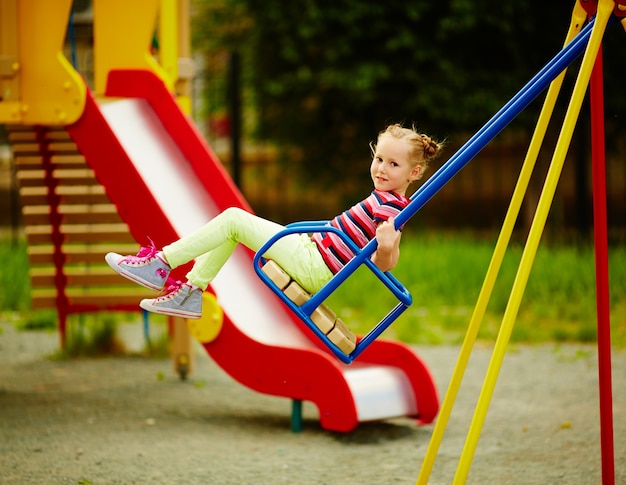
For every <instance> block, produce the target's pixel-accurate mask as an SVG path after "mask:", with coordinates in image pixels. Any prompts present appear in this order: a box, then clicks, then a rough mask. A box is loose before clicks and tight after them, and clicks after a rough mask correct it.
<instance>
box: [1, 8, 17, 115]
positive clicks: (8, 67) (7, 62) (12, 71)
mask: <svg viewBox="0 0 626 485" xmlns="http://www.w3.org/2000/svg"><path fill="white" fill-rule="evenodd" d="M17 26H18V24H17V0H0V122H2V121H8V120H9V119H10V118H11V116H10V113H11V112H13V111H15V112H16V113H17V111H19V105H18V103H17V101H19V98H20V89H19V87H20V85H19V82H18V76H17V72H18V69H19V61H18V58H19V52H18V45H17Z"/></svg>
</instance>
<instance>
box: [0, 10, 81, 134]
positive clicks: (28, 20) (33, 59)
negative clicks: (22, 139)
mask: <svg viewBox="0 0 626 485" xmlns="http://www.w3.org/2000/svg"><path fill="white" fill-rule="evenodd" d="M1 6H2V14H3V18H2V23H1V24H0V25H2V31H3V32H2V34H1V36H2V50H3V51H4V49H5V47H4V46H5V45H6V49H7V51H8V52H7V54H6V57H5V55H4V52H3V53H2V59H0V65H1V66H3V67H1V69H2V71H3V77H4V72H5V71H6V74H7V75H8V78H9V81H10V83H9V86H11V88H10V89H11V92H10V93H8V94H9V95H8V97H6V99H7V101H5V102H2V103H0V121H2V122H8V123H25V124H44V125H63V124H68V123H71V122H73V121H75V120H77V119H78V117H79V116H80V115H81V114H82V112H83V109H84V106H85V100H86V93H87V88H86V86H85V83H84V82H83V80H82V78H81V77H80V76H79V75H78V73H77V72H76V71H75V70H74V69H73V68H72V66H71V64H70V63H69V62H68V60H67V59H66V58H65V57H64V55H63V42H64V38H65V31H66V29H67V21H68V18H69V14H70V9H71V6H72V1H71V0H57V1H55V2H50V1H47V0H20V1H19V2H17V18H16V17H15V4H13V3H11V2H6V1H3V2H2V4H1ZM5 12H6V13H7V14H8V17H7V18H6V19H5V18H4V13H5ZM7 23H11V25H6V24H7ZM5 28H6V29H7V30H6V32H5ZM15 39H17V45H15ZM16 47H17V52H16V50H15V48H16ZM16 54H17V55H16ZM16 82H17V83H18V84H19V87H18V89H16V87H15V86H16V84H15V83H16ZM6 86H7V85H6V84H5V83H4V82H3V83H2V87H3V90H4V89H6ZM2 94H3V99H4V95H6V94H7V93H6V92H5V93H2Z"/></svg>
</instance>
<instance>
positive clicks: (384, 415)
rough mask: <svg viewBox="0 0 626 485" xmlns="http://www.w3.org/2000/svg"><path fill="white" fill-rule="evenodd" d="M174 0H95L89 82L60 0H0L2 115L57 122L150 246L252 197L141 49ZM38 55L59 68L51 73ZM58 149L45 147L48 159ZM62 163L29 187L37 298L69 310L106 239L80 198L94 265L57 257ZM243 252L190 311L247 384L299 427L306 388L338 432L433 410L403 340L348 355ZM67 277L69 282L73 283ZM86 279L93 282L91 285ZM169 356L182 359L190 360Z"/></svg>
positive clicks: (425, 418)
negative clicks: (51, 242)
mask: <svg viewBox="0 0 626 485" xmlns="http://www.w3.org/2000/svg"><path fill="white" fill-rule="evenodd" d="M182 3H185V2H182ZM165 4H167V5H166V7H167V8H165V7H164V5H165ZM175 4H176V2H173V1H172V0H161V1H157V0H140V1H139V0H138V1H136V2H131V3H128V2H123V1H121V0H97V1H94V3H93V22H94V30H93V32H94V59H93V64H94V75H93V86H94V87H93V89H91V88H87V86H86V84H85V82H84V80H83V79H82V78H81V77H80V76H79V75H78V74H77V72H76V70H75V69H74V68H73V67H72V66H71V65H70V63H69V62H67V60H66V59H65V57H64V56H63V55H62V54H61V48H62V44H63V35H62V33H63V32H64V29H65V28H66V26H67V24H68V18H69V14H70V8H71V1H70V0H55V1H54V2H51V1H49V0H19V1H18V0H0V8H1V10H0V12H1V13H2V33H3V37H2V39H3V40H2V44H0V48H1V50H0V53H1V54H2V56H3V57H2V59H3V60H4V59H8V60H9V61H8V62H5V63H3V64H2V65H3V66H7V65H8V66H10V67H11V70H10V71H8V70H7V71H6V72H7V73H8V74H7V75H6V76H4V75H3V77H2V78H1V79H2V93H4V94H3V99H2V102H0V123H5V124H7V126H10V127H11V129H15V130H16V132H18V131H23V130H24V127H28V129H31V127H33V126H37V127H38V128H37V129H38V130H39V129H41V130H45V132H46V133H48V132H51V133H52V132H54V133H55V135H54V137H51V139H55V138H56V137H57V135H56V133H59V134H58V136H59V137H61V136H62V137H64V138H63V142H64V143H67V145H68V146H66V147H65V149H71V150H72V157H75V158H72V160H73V161H77V162H80V163H81V164H85V165H84V166H83V168H82V169H81V170H87V171H88V172H85V173H84V174H83V175H85V176H87V175H89V176H90V177H91V178H92V179H93V180H95V181H97V184H98V185H97V187H98V188H97V189H95V188H94V189H90V191H94V192H98V193H100V195H99V197H100V199H98V200H99V202H101V203H103V204H105V205H110V206H111V207H112V208H113V210H112V211H109V212H108V213H107V215H106V217H110V218H113V217H119V218H120V219H119V221H120V223H123V226H121V227H123V230H118V231H117V233H118V235H119V236H121V235H122V234H124V235H125V237H126V240H127V241H131V240H134V241H136V242H139V243H140V244H144V243H145V242H146V241H147V240H148V238H152V240H153V241H154V243H155V244H156V245H157V246H163V245H165V244H167V243H169V242H171V241H172V240H175V239H178V238H180V237H182V236H184V235H185V234H188V233H190V232H191V231H193V230H195V229H196V228H198V227H200V226H201V225H203V224H204V223H206V221H208V220H210V219H211V218H213V217H215V216H216V215H217V214H218V213H220V212H221V211H223V210H224V209H226V208H228V207H233V206H234V207H241V208H244V209H246V210H251V208H250V207H249V205H248V204H247V202H246V201H245V199H244V198H243V197H242V195H241V193H240V192H239V191H238V189H237V188H236V187H235V185H234V183H233V182H232V180H231V179H230V177H229V176H228V174H227V173H226V171H225V169H224V168H223V166H222V164H221V163H220V162H219V160H218V159H217V157H216V156H215V154H214V153H213V151H212V150H211V148H210V147H209V146H208V145H207V143H206V141H205V140H204V138H203V137H202V136H201V134H200V133H199V131H198V129H197V128H196V126H195V125H194V124H193V122H192V121H191V119H190V117H189V116H188V114H187V112H186V107H187V106H188V105H189V103H188V102H185V100H184V98H185V96H184V95H183V96H181V95H179V93H180V91H181V86H180V85H181V80H180V79H177V78H176V77H173V75H172V72H173V71H175V69H174V67H178V70H179V78H180V70H181V64H180V63H177V62H176V61H177V60H176V59H175V60H174V61H172V60H171V59H170V61H168V62H163V61H161V60H159V61H160V62H158V63H157V62H156V61H155V59H154V58H153V57H152V55H151V54H150V52H149V47H150V45H151V43H152V37H153V33H154V27H155V24H156V19H157V18H159V19H160V25H161V24H163V23H164V22H165V20H167V19H164V13H163V12H165V11H168V12H172V11H175V10H176V9H175V8H173V5H175ZM159 12H161V14H160V15H158V13H159ZM5 22H6V28H5ZM166 23H167V22H166ZM170 23H171V20H170ZM166 27H167V26H165V27H163V26H160V27H159V49H160V51H165V52H166V53H168V52H179V51H178V50H176V49H171V48H167V47H166V44H168V39H169V40H170V42H174V40H172V39H175V38H177V35H175V32H172V31H173V30H175V29H173V28H172V27H171V26H169V27H167V28H166ZM10 29H12V30H10ZM168 29H169V30H168ZM6 32H10V33H11V35H8V36H7V37H6V38H8V39H9V40H10V42H5V40H4V39H5V37H4V35H5V33H6ZM25 32H26V33H27V34H28V36H29V39H28V40H26V39H25V38H24V37H26V34H25ZM49 34H50V37H49ZM50 38H51V39H52V41H51V40H50ZM22 42H27V43H30V44H31V47H30V48H29V50H28V53H29V58H28V59H22V57H21V53H22V52H24V51H23V50H21V48H18V46H20V45H21V44H22ZM43 44H46V47H45V49H43V48H42V49H41V50H40V49H39V48H38V47H37V46H41V45H43ZM5 52H7V53H8V54H6V57H5ZM42 53H44V54H43V55H42ZM160 54H161V52H159V55H160ZM178 55H180V52H179V54H178ZM43 56H45V58H44V57H43ZM183 64H184V63H183ZM166 66H170V67H169V68H168V69H166V68H165V67H166ZM48 69H50V70H52V71H54V72H55V73H56V74H54V76H52V77H50V76H48V72H47V71H48ZM3 72H4V71H3ZM46 82H50V83H51V86H52V88H51V89H50V90H40V92H39V93H37V96H38V97H31V95H32V91H30V90H28V89H27V90H24V89H23V86H27V85H30V86H37V85H41V84H45V83H46ZM59 86H60V87H59ZM42 93H43V94H42ZM181 98H182V100H181ZM35 107H36V108H35ZM68 135H69V136H68ZM39 145H41V143H39V144H38V146H39ZM43 146H50V143H48V144H43ZM56 156H57V154H56V153H54V154H51V156H50V157H48V158H49V159H50V160H51V161H52V162H56V161H57V159H56V158H55V157H56ZM36 161H37V160H32V161H31V162H32V163H36ZM66 162H69V160H66ZM66 162H64V163H66ZM85 167H87V168H85ZM61 170H62V168H61V167H60V166H56V165H53V164H51V166H50V170H49V175H48V176H47V177H48V178H49V179H50V180H52V181H54V183H51V184H49V185H46V186H45V190H44V191H45V196H46V197H44V198H40V199H39V202H40V203H41V204H40V205H42V206H44V207H45V209H44V208H41V210H40V212H41V213H42V214H41V215H40V218H41V219H40V220H42V219H45V221H44V222H46V224H43V225H45V226H46V229H45V231H47V232H48V233H50V234H56V241H57V242H56V245H55V246H54V248H53V249H52V250H51V252H52V254H53V255H55V257H56V259H54V258H53V259H54V261H55V264H54V266H53V269H52V270H51V271H52V274H53V275H54V277H53V278H52V279H50V278H48V280H47V281H48V282H49V283H50V282H53V283H54V284H55V286H54V287H53V289H54V290H55V293H54V296H55V298H54V299H53V300H48V302H49V303H50V302H52V301H53V302H55V303H56V304H57V309H59V308H62V307H59V303H63V302H69V304H70V306H69V307H65V308H66V309H68V311H79V310H81V309H82V308H79V307H78V306H76V303H77V301H78V300H77V299H78V298H79V297H80V298H92V297H93V296H94V294H95V293H96V290H98V292H103V293H104V292H106V291H110V287H109V286H108V285H107V284H106V283H103V281H104V280H100V279H99V278H98V276H97V275H98V274H100V272H99V268H98V267H97V264H98V262H99V263H100V264H101V265H102V267H105V266H104V259H103V258H104V254H105V253H106V252H107V251H109V250H112V248H111V246H110V244H108V241H103V240H102V239H101V238H103V237H104V236H103V235H102V232H98V233H97V234H96V233H94V227H95V226H97V224H95V222H97V221H98V216H95V215H94V216H90V215H89V214H91V213H95V206H96V203H95V202H94V203H86V202H83V203H82V205H86V206H87V212H86V214H85V215H83V216H82V217H85V218H87V219H86V221H87V222H86V223H85V225H86V226H88V227H87V229H88V230H87V231H86V233H88V234H92V233H94V234H95V235H91V236H90V237H91V239H90V240H85V241H82V242H81V244H82V245H83V246H85V248H86V250H88V251H85V252H89V254H90V255H93V254H96V255H98V257H94V258H93V259H90V260H89V261H81V263H80V265H81V271H85V272H86V271H90V272H91V273H93V274H91V275H90V278H91V279H90V280H89V281H88V282H87V281H86V280H83V281H79V280H78V279H71V278H69V276H70V269H71V268H70V265H69V264H68V262H69V261H72V262H73V263H75V264H77V260H76V259H72V258H70V257H69V255H70V254H71V251H74V250H75V247H74V246H75V243H74V242H73V241H72V238H71V233H70V232H69V231H68V226H69V224H68V221H69V219H68V217H69V213H70V212H72V211H73V210H74V209H73V206H72V207H67V206H68V205H71V201H70V199H69V198H61V199H60V197H66V196H65V195H63V194H61V193H60V192H59V190H60V186H59V183H58V180H60V176H61V175H63V172H62V171H61ZM44 178H45V177H44ZM64 190H65V189H64ZM61 201H62V202H63V203H62V204H61ZM61 206H63V207H61ZM146 214H150V217H146ZM116 220H117V219H116ZM83 221H85V219H83ZM42 231H44V229H43V228H42ZM90 231H91V232H90ZM96 241H97V242H105V244H100V245H98V244H96ZM29 244H30V241H29ZM98 246H99V247H98ZM29 247H30V246H29ZM120 252H123V251H120ZM90 257H91V256H90ZM252 262H253V255H252V254H250V253H249V252H247V251H246V250H245V249H243V248H238V249H237V250H236V251H235V253H234V254H233V256H232V258H231V259H230V260H229V261H228V263H227V264H226V266H225V267H224V268H223V269H222V271H221V272H220V274H219V276H218V277H217V278H216V279H215V280H214V281H213V282H212V284H211V288H210V289H209V292H208V293H207V294H206V295H204V296H205V299H206V301H205V302H206V303H207V304H206V305H205V307H206V308H205V311H207V312H209V313H210V314H209V313H207V315H206V318H205V315H203V318H202V319H201V320H202V321H203V322H204V323H206V324H207V325H208V326H209V327H210V328H209V329H208V330H207V328H205V327H197V326H196V323H192V324H191V325H190V328H191V330H192V332H193V334H194V335H195V336H197V337H198V339H199V340H200V341H201V342H202V345H203V347H204V349H205V350H206V352H207V353H208V354H209V355H210V356H211V357H212V358H213V359H214V360H215V361H216V363H217V364H218V365H219V366H220V367H222V369H224V370H225V371H226V372H227V373H228V374H230V375H231V376H232V377H233V378H234V379H236V380H237V381H238V382H240V383H241V384H243V385H246V386H248V387H249V388H251V389H253V390H256V391H258V392H262V393H266V394H270V395H275V396H281V397H287V398H289V399H290V400H291V401H292V428H293V429H294V430H296V431H297V430H299V428H300V427H301V420H302V416H301V412H302V402H304V401H310V402H312V403H314V404H315V405H316V406H317V408H318V410H319V416H320V424H321V426H322V427H323V428H325V429H328V430H333V431H339V432H347V431H351V430H353V429H354V428H355V427H356V426H357V425H358V424H359V423H361V422H365V421H374V420H382V419H388V418H392V417H398V416H407V417H411V418H414V419H415V420H416V421H417V422H419V423H430V422H432V421H433V419H434V418H435V416H436V415H437V411H438V407H439V402H438V396H437V390H436V388H435V384H434V382H433V379H432V376H431V375H430V372H429V370H428V368H427V367H426V365H425V364H424V363H423V362H422V360H421V359H420V358H419V356H418V355H416V353H415V352H414V351H413V350H411V349H410V348H409V347H408V346H406V345H404V344H401V343H399V342H391V341H385V340H382V339H378V340H377V341H376V342H374V343H373V344H372V345H370V348H369V350H368V352H367V354H366V355H362V356H361V358H360V361H359V362H358V363H357V364H355V365H352V366H345V365H344V364H343V363H342V362H340V361H338V360H337V359H336V358H335V357H334V356H333V355H332V354H331V353H330V352H328V350H327V349H326V348H325V347H324V346H323V345H321V344H320V342H319V340H318V339H317V338H315V337H314V336H313V335H311V333H310V332H309V331H308V329H307V328H306V327H305V326H304V325H303V324H302V322H301V321H300V320H299V319H298V318H296V317H295V316H294V315H293V314H292V313H291V312H290V311H289V310H288V309H287V308H285V307H284V305H283V304H282V302H281V301H280V300H279V299H278V298H276V297H275V296H274V294H273V293H272V292H271V291H270V290H269V289H268V288H267V286H266V285H265V284H264V283H263V282H262V281H261V280H260V279H259V278H258V277H257V276H256V274H255V272H254V269H253V264H252ZM187 269H188V268H177V273H176V274H174V275H173V277H174V278H178V277H179V276H178V273H180V276H181V277H182V276H183V275H184V273H185V272H186V270H187ZM113 276H115V275H113ZM117 280H122V281H118V282H117V283H116V284H120V285H124V284H125V281H123V280H124V279H123V278H117ZM37 281H39V280H37ZM68 281H71V282H72V283H76V286H73V287H72V288H71V289H70V287H69V286H68V285H67V282H68ZM95 283H97V284H98V285H101V287H100V288H94V286H93V284H95ZM129 288H130V287H129ZM70 290H71V291H70ZM119 295H121V293H119ZM129 299H132V297H131V298H129ZM138 301H139V297H138V298H136V299H134V302H135V304H137V303H138ZM242 301H245V302H246V304H245V305H242V304H241V302H242ZM121 302H122V300H121V299H118V300H117V301H110V302H109V303H110V305H109V304H107V305H104V304H102V301H100V302H98V301H95V299H92V300H90V303H91V304H93V307H92V309H96V308H100V309H113V308H116V309H119V308H120V307H121ZM115 303H118V304H120V305H119V306H114V304H115ZM98 305H100V306H98ZM216 305H217V307H216ZM203 322H199V323H200V324H201V323H203ZM183 324H185V322H184V321H183ZM60 330H63V331H64V329H60ZM183 357H185V356H184V355H183ZM179 364H180V365H183V366H187V365H188V361H187V360H185V359H182V361H180V362H179ZM186 370H187V369H186V368H185V371H186Z"/></svg>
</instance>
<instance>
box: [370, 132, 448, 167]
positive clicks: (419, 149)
mask: <svg viewBox="0 0 626 485" xmlns="http://www.w3.org/2000/svg"><path fill="white" fill-rule="evenodd" d="M385 136H390V137H392V138H395V139H397V140H403V141H405V142H406V143H407V144H408V145H409V162H410V163H411V166H413V167H415V166H421V167H422V169H421V170H420V174H419V177H418V179H420V178H422V175H423V174H424V172H425V171H426V169H427V168H428V164H429V162H431V161H433V160H434V159H435V158H437V157H438V156H439V154H440V153H441V150H442V149H443V146H444V142H437V141H435V140H433V139H432V138H431V137H430V136H428V135H425V134H423V133H419V132H418V131H417V129H416V128H415V126H412V127H411V128H405V127H403V126H402V125H400V124H399V123H394V124H391V125H389V126H387V128H385V129H384V130H382V131H381V132H380V133H379V134H378V139H377V141H376V143H373V142H372V143H370V148H371V149H372V153H375V152H376V144H377V143H378V142H379V141H380V139H381V138H382V137H385Z"/></svg>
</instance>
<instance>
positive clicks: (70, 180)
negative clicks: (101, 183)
mask: <svg viewBox="0 0 626 485" xmlns="http://www.w3.org/2000/svg"><path fill="white" fill-rule="evenodd" d="M16 175H17V182H18V184H19V186H20V187H38V186H44V185H45V176H46V172H45V170H43V169H41V170H20V171H18V172H17V174H16ZM52 178H53V179H54V180H55V181H56V182H57V184H58V185H97V184H98V181H97V179H96V177H95V175H94V173H93V170H91V169H90V168H80V169H55V170H53V171H52Z"/></svg>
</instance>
